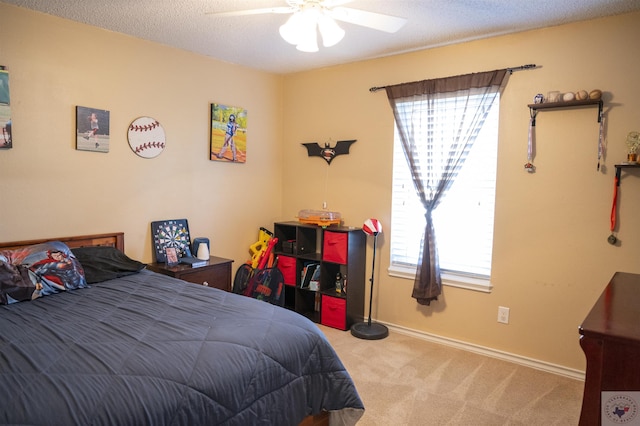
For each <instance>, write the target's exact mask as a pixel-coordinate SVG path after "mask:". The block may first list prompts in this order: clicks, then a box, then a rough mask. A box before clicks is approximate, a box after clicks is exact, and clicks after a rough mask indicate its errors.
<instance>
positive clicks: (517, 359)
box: [377, 321, 584, 381]
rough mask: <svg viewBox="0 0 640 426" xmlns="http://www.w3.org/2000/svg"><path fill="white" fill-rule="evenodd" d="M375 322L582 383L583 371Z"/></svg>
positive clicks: (402, 332)
mask: <svg viewBox="0 0 640 426" xmlns="http://www.w3.org/2000/svg"><path fill="white" fill-rule="evenodd" d="M377 322H379V323H380V324H384V325H386V326H387V327H388V328H389V330H390V331H395V332H396V333H400V334H404V335H407V336H411V337H415V338H417V339H422V340H426V341H428V342H432V343H438V344H441V345H446V346H451V347H454V348H457V349H462V350H465V351H469V352H473V353H477V354H480V355H485V356H488V357H492V358H497V359H501V360H503V361H508V362H513V363H514V364H519V365H523V366H525V367H530V368H535V369H536V370H541V371H545V372H548V373H553V374H558V375H560V376H565V377H568V378H571V379H575V380H581V381H584V371H581V370H576V369H573V368H568V367H564V366H561V365H557V364H552V363H549V362H544V361H540V360H537V359H533V358H527V357H524V356H521V355H516V354H512V353H508V352H503V351H499V350H496V349H492V348H488V347H484V346H479V345H475V344H472V343H467V342H463V341H460V340H455V339H450V338H448V337H442V336H438V335H435V334H430V333H425V332H424V331H418V330H413V329H410V328H406V327H401V326H398V325H394V324H388V323H384V322H382V321H377Z"/></svg>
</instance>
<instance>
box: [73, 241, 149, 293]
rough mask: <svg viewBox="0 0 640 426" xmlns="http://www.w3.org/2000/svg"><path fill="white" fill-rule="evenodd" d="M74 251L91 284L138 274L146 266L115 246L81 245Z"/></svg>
mask: <svg viewBox="0 0 640 426" xmlns="http://www.w3.org/2000/svg"><path fill="white" fill-rule="evenodd" d="M72 252H73V254H74V255H75V256H76V257H77V259H78V261H79V262H80V264H81V265H82V268H83V269H84V273H85V277H86V280H87V283H89V284H93V283H99V282H101V281H106V280H111V279H114V278H120V277H124V276H127V275H131V274H136V273H138V272H140V271H141V270H142V269H144V268H145V266H146V265H145V264H144V263H142V262H138V261H137V260H133V259H130V258H129V257H127V255H126V254H124V253H123V252H121V251H120V250H118V249H117V248H115V247H107V246H98V247H80V248H74V249H72Z"/></svg>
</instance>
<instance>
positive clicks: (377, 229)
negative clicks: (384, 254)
mask: <svg viewBox="0 0 640 426" xmlns="http://www.w3.org/2000/svg"><path fill="white" fill-rule="evenodd" d="M362 231H364V233H365V234H367V235H373V263H372V265H371V278H370V279H369V281H370V282H371V290H370V291H369V320H368V321H367V322H357V323H355V324H353V325H352V326H351V334H353V335H354V336H355V337H357V338H359V339H367V340H379V339H384V338H385V337H387V336H388V335H389V329H388V328H387V327H385V326H384V325H382V324H376V323H372V322H371V304H372V302H373V277H374V275H373V273H374V270H375V267H376V243H377V242H378V234H379V233H381V232H382V225H381V224H380V222H379V221H378V220H377V219H367V220H365V221H364V225H363V226H362Z"/></svg>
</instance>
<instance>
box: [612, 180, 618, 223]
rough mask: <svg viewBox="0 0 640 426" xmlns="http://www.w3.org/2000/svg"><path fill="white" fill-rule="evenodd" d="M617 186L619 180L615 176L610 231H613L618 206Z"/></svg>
mask: <svg viewBox="0 0 640 426" xmlns="http://www.w3.org/2000/svg"><path fill="white" fill-rule="evenodd" d="M618 186H619V180H618V176H616V178H615V180H614V186H613V204H612V205H611V232H613V231H614V229H616V208H617V206H618Z"/></svg>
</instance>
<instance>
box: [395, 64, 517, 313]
mask: <svg viewBox="0 0 640 426" xmlns="http://www.w3.org/2000/svg"><path fill="white" fill-rule="evenodd" d="M507 72H508V70H507V69H503V70H496V71H489V72H482V73H473V74H466V75H460V76H454V77H446V78H438V79H433V80H423V81H417V82H412V83H402V84H397V85H393V86H387V87H385V90H386V92H387V97H388V98H389V103H390V104H391V108H392V109H393V114H394V116H395V120H396V126H397V128H398V133H399V135H400V139H401V142H402V147H403V150H404V153H405V157H406V159H407V162H408V164H409V168H410V169H411V175H412V177H413V183H414V185H415V188H416V191H417V193H418V196H419V197H420V200H421V201H422V204H423V206H424V209H425V219H426V227H425V229H424V234H423V238H422V241H423V243H422V250H421V252H420V256H419V259H418V268H417V273H416V279H415V282H414V285H413V293H412V297H413V298H415V299H416V300H417V302H418V303H419V304H421V305H429V304H430V303H431V302H432V301H433V300H437V298H438V296H439V295H440V294H442V279H441V277H440V265H439V262H438V247H437V245H436V234H435V229H434V226H433V221H432V219H431V214H432V212H433V210H434V209H436V208H437V206H438V204H439V202H440V200H441V199H442V198H443V196H444V194H445V193H446V191H447V190H448V189H449V187H450V186H451V184H452V183H453V179H454V178H455V176H456V172H457V170H459V168H460V167H461V166H462V164H463V163H464V160H465V158H466V155H467V153H468V152H469V149H470V148H471V146H472V145H473V142H474V141H475V138H476V136H477V134H478V132H479V130H480V129H481V128H482V125H483V123H484V121H485V119H486V117H487V114H488V112H489V110H490V108H491V105H492V104H493V101H494V100H495V98H496V96H497V95H498V94H499V92H500V89H501V87H502V85H503V82H504V81H505V77H506V75H507Z"/></svg>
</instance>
